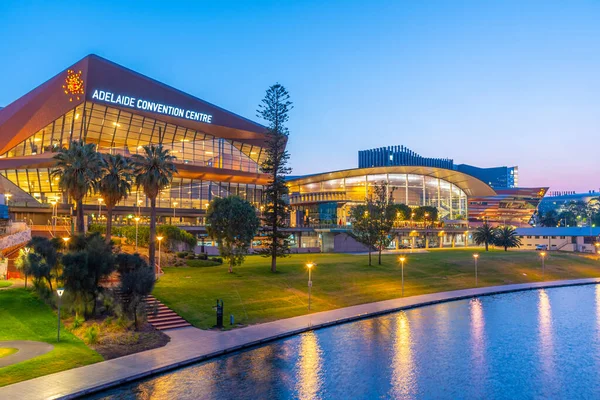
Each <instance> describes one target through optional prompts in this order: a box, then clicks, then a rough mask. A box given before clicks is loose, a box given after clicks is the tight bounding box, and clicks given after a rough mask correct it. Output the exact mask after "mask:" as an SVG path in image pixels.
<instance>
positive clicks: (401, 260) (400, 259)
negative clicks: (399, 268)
mask: <svg viewBox="0 0 600 400" xmlns="http://www.w3.org/2000/svg"><path fill="white" fill-rule="evenodd" d="M398 260H399V261H400V262H401V263H403V262H404V261H406V257H404V256H402V257H399V258H398Z"/></svg>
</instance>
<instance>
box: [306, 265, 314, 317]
mask: <svg viewBox="0 0 600 400" xmlns="http://www.w3.org/2000/svg"><path fill="white" fill-rule="evenodd" d="M315 265H316V264H314V263H312V262H309V263H307V264H306V268H308V310H309V311H310V292H311V289H312V275H311V271H312V268H313V267H314V266H315Z"/></svg>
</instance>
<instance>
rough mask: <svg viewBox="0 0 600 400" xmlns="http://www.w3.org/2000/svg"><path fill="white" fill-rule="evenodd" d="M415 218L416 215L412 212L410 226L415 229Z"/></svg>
mask: <svg viewBox="0 0 600 400" xmlns="http://www.w3.org/2000/svg"><path fill="white" fill-rule="evenodd" d="M414 218H415V213H414V212H411V213H410V226H411V227H413V226H414V225H413V223H414V222H413V219H414Z"/></svg>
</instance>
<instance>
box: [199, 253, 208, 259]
mask: <svg viewBox="0 0 600 400" xmlns="http://www.w3.org/2000/svg"><path fill="white" fill-rule="evenodd" d="M198 258H199V259H200V260H208V255H207V254H206V253H202V254H200V256H199V257H198Z"/></svg>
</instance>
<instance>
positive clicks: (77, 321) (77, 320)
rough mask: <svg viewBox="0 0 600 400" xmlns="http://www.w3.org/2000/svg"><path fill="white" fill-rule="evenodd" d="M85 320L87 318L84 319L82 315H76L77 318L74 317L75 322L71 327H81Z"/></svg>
mask: <svg viewBox="0 0 600 400" xmlns="http://www.w3.org/2000/svg"><path fill="white" fill-rule="evenodd" d="M84 322H85V319H83V317H80V316H79V315H75V318H73V323H72V324H71V329H77V328H79V327H80V326H81V325H83V323H84Z"/></svg>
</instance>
